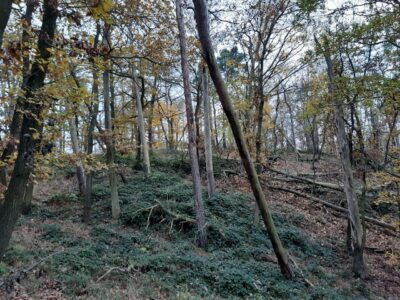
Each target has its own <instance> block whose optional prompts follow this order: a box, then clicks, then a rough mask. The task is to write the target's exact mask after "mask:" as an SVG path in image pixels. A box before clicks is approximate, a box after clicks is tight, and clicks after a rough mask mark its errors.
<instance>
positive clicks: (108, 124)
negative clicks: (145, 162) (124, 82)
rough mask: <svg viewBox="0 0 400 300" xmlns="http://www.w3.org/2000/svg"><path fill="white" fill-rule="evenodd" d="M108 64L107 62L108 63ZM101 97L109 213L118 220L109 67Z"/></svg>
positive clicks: (108, 28)
mask: <svg viewBox="0 0 400 300" xmlns="http://www.w3.org/2000/svg"><path fill="white" fill-rule="evenodd" d="M110 34H111V26H110V25H109V24H107V23H106V25H105V27H104V41H103V42H104V44H105V45H107V47H109V46H110V42H111V41H110ZM108 63H109V62H108ZM103 97H104V120H105V121H104V123H105V135H106V137H105V140H106V145H107V153H106V156H107V165H108V179H109V182H110V192H111V211H112V217H113V219H118V218H119V215H120V213H121V208H120V205H119V197H118V184H117V174H116V172H115V165H114V163H115V144H114V143H115V142H114V136H113V126H112V116H111V97H110V70H109V66H106V69H105V70H104V72H103Z"/></svg>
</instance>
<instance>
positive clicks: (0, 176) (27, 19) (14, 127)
mask: <svg viewBox="0 0 400 300" xmlns="http://www.w3.org/2000/svg"><path fill="white" fill-rule="evenodd" d="M4 3H5V2H4ZM4 3H2V4H0V10H1V6H2V5H4ZM10 7H11V6H10ZM35 8H36V3H35V1H32V0H27V1H26V11H25V15H24V16H23V19H24V22H23V23H22V24H23V31H22V38H21V43H22V45H23V46H22V47H23V50H24V51H23V68H22V74H23V75H22V76H23V80H22V86H21V89H22V90H23V91H26V84H27V80H28V76H29V64H30V59H29V54H27V53H28V50H29V49H27V47H26V46H25V44H27V43H28V40H29V30H30V27H31V23H32V15H33V12H34V10H35ZM0 19H1V17H0ZM0 22H1V21H0ZM0 48H1V44H0ZM24 101H25V98H24V96H18V98H17V103H16V104H15V108H14V112H13V116H12V120H11V125H10V137H9V140H8V142H7V144H6V147H5V149H4V150H3V153H2V155H1V161H2V162H7V160H8V159H9V158H10V156H11V155H12V154H13V152H14V151H15V148H16V144H17V140H18V138H19V134H20V131H21V125H22V113H21V111H22V110H23V107H24ZM0 183H1V184H3V185H7V166H3V167H0Z"/></svg>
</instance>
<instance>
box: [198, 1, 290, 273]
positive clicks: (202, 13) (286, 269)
mask: <svg viewBox="0 0 400 300" xmlns="http://www.w3.org/2000/svg"><path fill="white" fill-rule="evenodd" d="M193 2H194V6H195V9H194V11H195V19H196V23H197V31H198V33H199V38H200V42H201V46H202V50H203V55H204V59H205V60H206V62H207V65H208V69H209V72H210V75H211V78H212V80H213V82H214V86H215V88H216V90H217V93H218V96H219V98H220V101H221V104H222V107H223V110H224V112H225V114H226V116H227V118H228V121H229V124H230V126H231V129H232V132H233V135H234V138H235V141H236V145H237V148H238V150H239V153H240V157H241V159H242V163H243V165H244V168H245V170H246V173H247V176H248V179H249V182H250V184H251V187H252V190H253V193H254V197H255V198H256V200H257V204H258V206H259V208H260V211H261V214H262V217H263V220H264V224H265V226H266V228H267V231H268V234H269V237H270V239H271V243H272V246H273V248H274V251H275V254H276V256H277V258H278V263H279V266H280V268H281V272H282V274H283V275H284V276H285V277H286V278H292V277H293V273H292V270H291V268H290V265H289V257H288V255H287V253H286V250H285V249H284V248H283V245H282V242H281V240H280V238H279V236H278V232H277V230H276V228H275V224H274V221H273V219H272V215H271V212H270V210H269V208H268V204H267V200H266V198H265V195H264V193H263V191H262V188H261V185H260V181H259V179H258V176H257V172H256V169H255V168H254V164H253V162H252V160H251V157H250V153H249V150H248V148H247V144H246V141H245V138H244V136H243V132H242V130H241V128H240V125H239V121H238V119H237V116H236V114H235V110H234V107H233V105H232V102H231V100H230V98H229V95H228V91H227V89H226V85H225V82H224V80H223V78H222V76H221V73H220V71H219V69H218V64H217V61H216V58H215V53H214V49H213V46H212V42H211V37H210V31H209V24H208V20H209V19H208V9H207V4H206V2H205V0H194V1H193Z"/></svg>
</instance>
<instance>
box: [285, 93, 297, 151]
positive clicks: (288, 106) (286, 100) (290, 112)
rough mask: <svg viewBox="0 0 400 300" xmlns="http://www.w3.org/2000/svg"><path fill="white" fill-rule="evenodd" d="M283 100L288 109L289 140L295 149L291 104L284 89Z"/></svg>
mask: <svg viewBox="0 0 400 300" xmlns="http://www.w3.org/2000/svg"><path fill="white" fill-rule="evenodd" d="M283 100H284V101H285V104H286V106H287V108H288V110H289V116H290V133H291V141H292V144H293V146H294V149H293V150H294V151H296V149H297V144H296V134H295V130H294V114H293V109H292V106H291V105H290V103H289V101H288V99H287V95H286V90H284V91H283Z"/></svg>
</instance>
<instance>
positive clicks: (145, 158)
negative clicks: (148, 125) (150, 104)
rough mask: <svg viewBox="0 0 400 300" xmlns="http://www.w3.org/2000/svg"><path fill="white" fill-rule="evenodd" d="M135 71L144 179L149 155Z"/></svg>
mask: <svg viewBox="0 0 400 300" xmlns="http://www.w3.org/2000/svg"><path fill="white" fill-rule="evenodd" d="M135 72H136V70H135V69H134V68H133V67H132V80H133V82H132V84H133V86H134V89H135V95H136V97H135V98H136V110H137V114H138V125H139V132H140V146H141V150H142V153H143V170H144V175H145V177H146V178H147V177H149V176H150V155H149V144H148V142H147V138H146V129H145V124H144V115H143V106H142V95H143V93H144V91H143V90H141V86H140V85H139V82H138V78H137V76H136V73H135Z"/></svg>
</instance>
